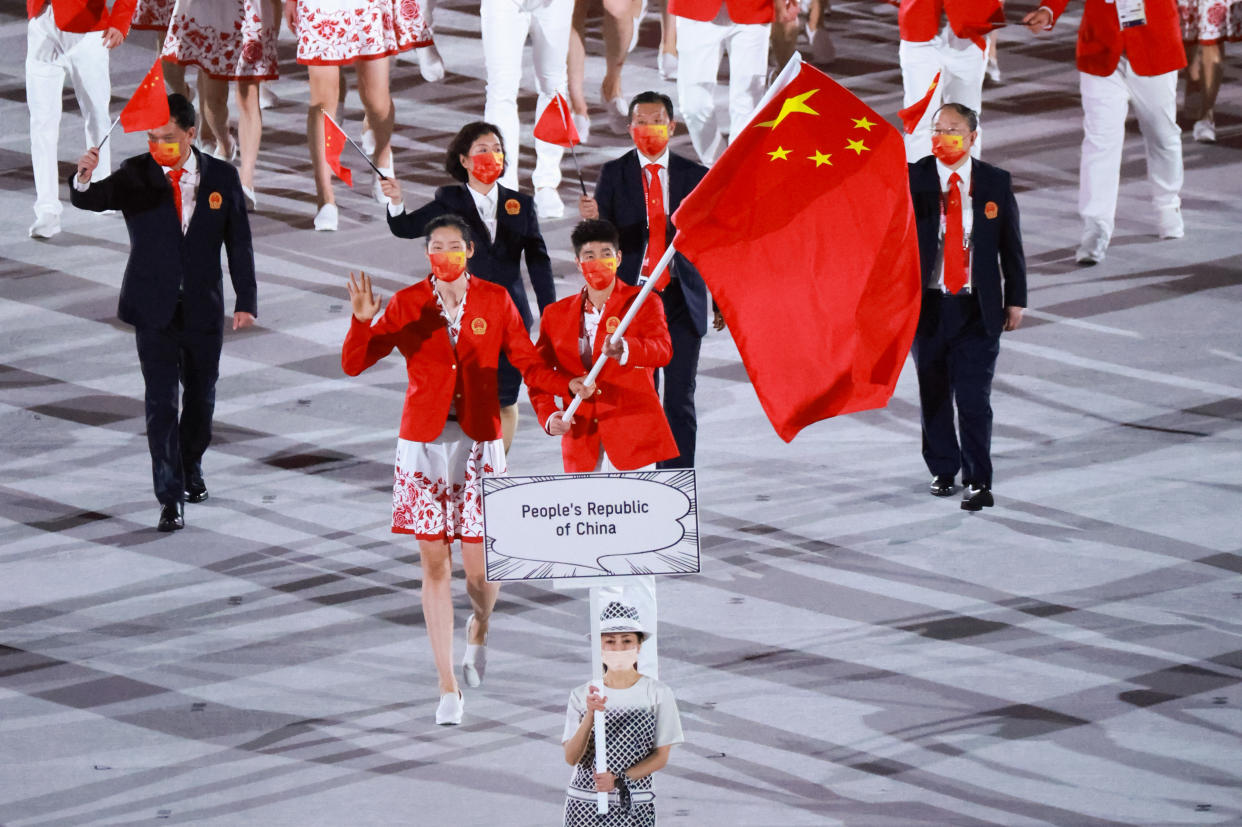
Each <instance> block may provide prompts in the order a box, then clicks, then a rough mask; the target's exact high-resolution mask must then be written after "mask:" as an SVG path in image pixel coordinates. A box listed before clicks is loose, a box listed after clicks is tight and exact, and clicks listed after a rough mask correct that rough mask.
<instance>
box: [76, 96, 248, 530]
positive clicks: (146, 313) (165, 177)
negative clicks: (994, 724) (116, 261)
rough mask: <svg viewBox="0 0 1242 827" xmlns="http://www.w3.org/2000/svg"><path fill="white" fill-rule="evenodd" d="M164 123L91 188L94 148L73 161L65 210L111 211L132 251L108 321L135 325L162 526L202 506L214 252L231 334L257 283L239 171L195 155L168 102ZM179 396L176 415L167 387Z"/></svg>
mask: <svg viewBox="0 0 1242 827" xmlns="http://www.w3.org/2000/svg"><path fill="white" fill-rule="evenodd" d="M168 110H169V120H168V123H166V124H164V125H163V126H161V127H159V128H157V129H152V130H150V131H149V132H148V133H147V139H148V142H149V147H150V153H149V154H144V155H137V156H135V157H133V158H129V159H127V160H126V161H125V162H124V163H123V164H121V166H120V168H119V169H118V170H117V171H116V172H115V173H114V174H113V175H111V176H109V177H108V178H105V179H104V180H102V181H97V182H95V183H90V179H91V171H92V170H94V168H95V166H96V165H97V164H98V163H99V150H98V148H94V149H91V150H90V151H88V152H87V153H86V154H85V155H83V156H82V158H81V160H79V161H78V171H77V174H76V175H75V176H74V178H73V179H72V181H71V187H70V200H71V201H72V202H73V205H74V206H75V207H80V208H81V209H84V210H92V211H95V212H101V211H104V210H120V211H121V212H122V214H124V216H125V224H126V226H127V227H128V229H129V238H130V243H131V245H132V246H131V249H130V253H129V262H128V263H127V264H126V266H125V278H124V281H122V283H121V300H120V305H119V307H118V308H117V316H119V317H120V319H121V321H123V322H125V323H126V324H131V325H133V326H134V331H135V335H136V339H137V344H138V361H139V363H140V364H141V365H142V377H143V379H144V380H145V382H146V410H147V444H148V446H149V447H150V449H151V471H152V477H153V479H154V483H155V496H156V499H158V500H159V502H160V520H159V530H160V531H175V530H176V529H179V528H182V527H184V526H185V518H184V512H183V506H182V503H183V502H184V501H185V500H189V501H190V502H192V503H198V502H202V501H203V500H205V499H207V485H206V483H205V482H204V481H203V469H202V458H203V453H204V452H205V451H206V450H207V445H208V444H209V443H210V442H211V418H212V414H213V412H214V409H215V402H216V378H217V377H218V376H219V373H220V348H221V345H222V344H223V340H224V296H223V273H222V272H221V269H220V248H221V247H224V249H225V251H226V252H227V254H228V260H229V276H230V277H231V279H232V281H233V291H234V293H236V295H237V301H236V304H235V305H234V311H233V329H234V330H237V329H239V328H243V327H249V326H250V325H252V324H253V323H254V318H255V314H256V313H257V312H258V310H257V307H256V295H255V294H256V287H255V278H254V251H253V249H252V247H251V243H250V223H249V221H248V219H247V217H246V201H245V196H244V195H243V194H242V188H241V181H240V179H239V178H238V175H237V171H236V170H235V169H234V168H233V167H232V166H231V165H230V164H227V163H225V162H224V161H219V160H216V159H215V158H212V157H210V156H208V155H204V154H202V153H200V152H199V151H198V150H196V149H193V142H194V133H195V127H194V121H195V118H194V107H193V106H191V105H190V102H189V101H188V100H186V99H185V98H184V97H182V96H181V95H169V96H168ZM178 386H180V387H181V388H182V390H183V395H182V403H183V407H182V410H181V416H180V419H179V420H178V416H177V413H178V410H177V407H178V406H177V401H178V400H177V392H178Z"/></svg>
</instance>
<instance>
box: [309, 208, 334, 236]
mask: <svg viewBox="0 0 1242 827" xmlns="http://www.w3.org/2000/svg"><path fill="white" fill-rule="evenodd" d="M339 217H340V212H339V211H338V210H337V209H336V204H324V205H323V206H322V207H320V208H319V212H317V213H315V231H316V232H320V233H334V232H336V225H337V220H338V218H339Z"/></svg>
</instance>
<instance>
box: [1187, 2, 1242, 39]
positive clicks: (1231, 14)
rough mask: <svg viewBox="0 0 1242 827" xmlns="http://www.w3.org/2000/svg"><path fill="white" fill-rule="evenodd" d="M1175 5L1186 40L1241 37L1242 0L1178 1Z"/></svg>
mask: <svg viewBox="0 0 1242 827" xmlns="http://www.w3.org/2000/svg"><path fill="white" fill-rule="evenodd" d="M1177 8H1178V12H1179V13H1180V14H1181V17H1182V40H1184V41H1186V42H1187V43H1202V44H1203V45H1205V46H1211V45H1213V44H1216V43H1222V42H1224V41H1226V40H1228V41H1233V42H1237V41H1239V40H1242V0H1178V4H1177Z"/></svg>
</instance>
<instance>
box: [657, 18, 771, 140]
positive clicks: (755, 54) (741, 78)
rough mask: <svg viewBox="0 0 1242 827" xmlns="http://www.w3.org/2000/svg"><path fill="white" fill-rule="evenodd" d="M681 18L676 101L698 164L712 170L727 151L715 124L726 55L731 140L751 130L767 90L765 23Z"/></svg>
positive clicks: (766, 29) (766, 34)
mask: <svg viewBox="0 0 1242 827" xmlns="http://www.w3.org/2000/svg"><path fill="white" fill-rule="evenodd" d="M719 20H720V18H719V17H718V18H717V20H716V21H711V22H706V23H705V22H703V21H701V20H690V19H689V18H685V17H678V18H677V98H678V105H679V106H680V107H681V119H682V121H683V122H684V123H685V124H686V129H687V131H689V133H690V141H691V143H693V144H694V151H695V152H697V153H698V156H699V160H701V161H702V162H703V163H705V164H710V163H711V162H712V161H714V160H716V157H717V156H718V155H719V154H720V151H721V149H722V148H723V145H724V136H723V135H721V129H720V124H719V122H718V121H717V118H716V76H717V74H718V73H719V71H720V53H721V50H724V51H726V52H728V54H729V139H730V140H732V139H733V138H734V137H735V136H737V135H738V134H739V133H740V132H741V131H742V129H743V128H744V127H745V126H746V123H747V120H748V119H749V118H750V115H751V113H752V112H753V111H754V109H755V106H756V105H757V104H758V103H759V99H760V98H761V97H763V92H764V89H765V88H766V86H767V74H768V29H769V26H768V24H766V23H733V22H730V21H727V20H726V22H723V23H721V22H717V21H719Z"/></svg>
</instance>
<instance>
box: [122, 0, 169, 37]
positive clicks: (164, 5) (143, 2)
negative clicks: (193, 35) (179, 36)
mask: <svg viewBox="0 0 1242 827" xmlns="http://www.w3.org/2000/svg"><path fill="white" fill-rule="evenodd" d="M174 3H175V0H138V2H137V4H136V5H135V6H134V16H133V17H131V18H130V24H129V27H130V28H131V29H147V30H150V31H157V32H166V31H168V22H169V21H170V20H172V12H173V4H174Z"/></svg>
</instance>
